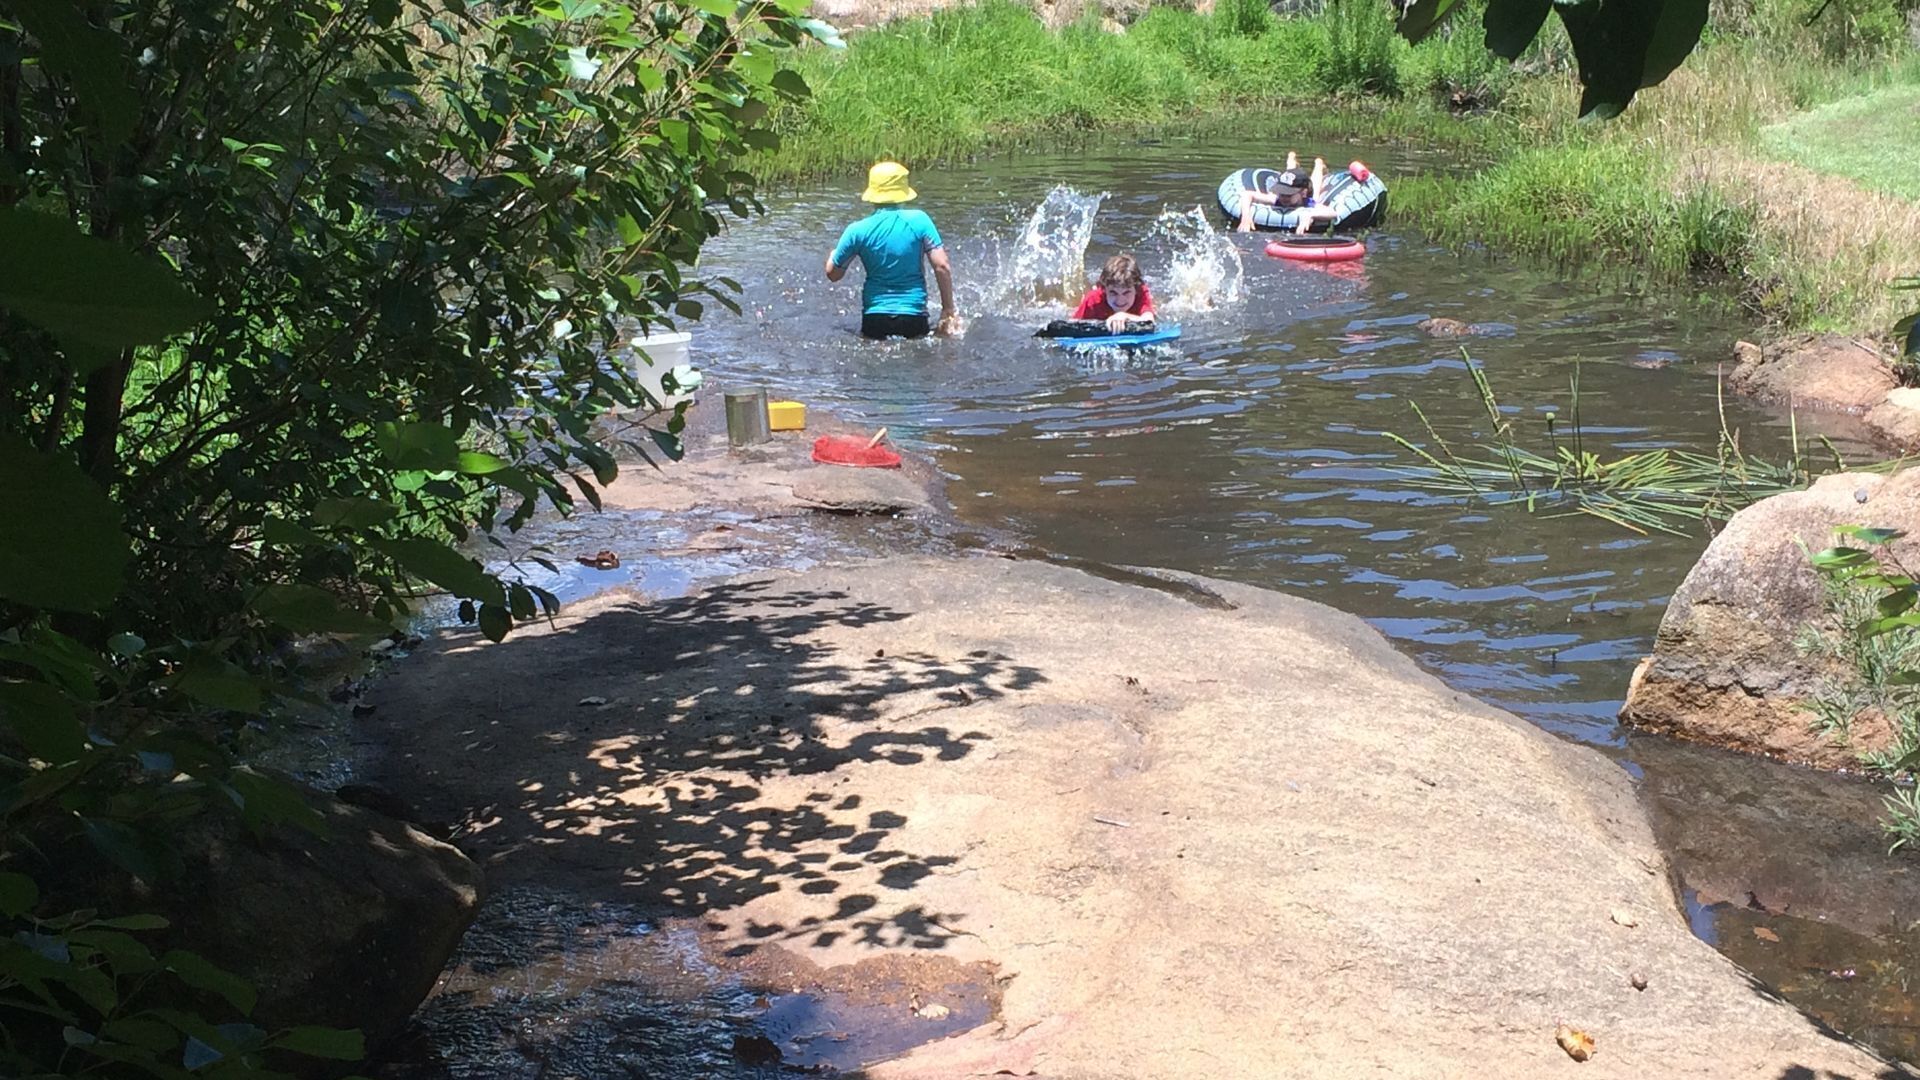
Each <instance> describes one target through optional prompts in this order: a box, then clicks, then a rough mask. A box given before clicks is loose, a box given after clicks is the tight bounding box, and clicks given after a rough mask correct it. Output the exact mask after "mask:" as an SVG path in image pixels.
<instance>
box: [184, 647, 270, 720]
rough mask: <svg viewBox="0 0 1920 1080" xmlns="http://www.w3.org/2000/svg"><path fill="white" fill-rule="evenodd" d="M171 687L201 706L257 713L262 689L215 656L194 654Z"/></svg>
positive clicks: (262, 702)
mask: <svg viewBox="0 0 1920 1080" xmlns="http://www.w3.org/2000/svg"><path fill="white" fill-rule="evenodd" d="M174 686H175V688H176V689H178V690H179V691H180V692H181V693H183V694H185V695H187V696H188V697H190V698H192V699H193V700H195V701H198V702H199V703H201V704H202V705H211V706H213V707H214V708H216V709H227V710H230V711H232V712H241V713H257V712H259V711H260V708H261V706H263V705H265V704H266V700H267V695H266V691H264V690H263V689H261V686H260V683H259V681H258V680H256V679H255V678H254V677H253V676H251V675H249V674H247V673H246V672H245V671H243V670H242V669H241V668H240V667H238V666H237V665H235V664H232V663H229V662H228V661H226V660H223V659H221V658H219V657H217V656H209V655H207V654H205V653H197V654H195V655H194V656H193V657H191V658H190V659H188V661H187V664H186V667H185V668H184V669H183V670H182V671H181V672H180V676H179V678H178V679H176V680H175V681H174Z"/></svg>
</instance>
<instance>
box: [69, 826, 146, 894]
mask: <svg viewBox="0 0 1920 1080" xmlns="http://www.w3.org/2000/svg"><path fill="white" fill-rule="evenodd" d="M80 828H81V831H82V832H83V833H85V834H86V837H87V842H88V843H90V844H92V845H93V847H94V850H95V851H98V852H99V853H100V854H102V855H105V856H106V857H107V858H109V859H111V860H113V861H114V862H115V863H116V864H118V865H119V867H120V868H121V869H122V870H125V871H126V872H127V873H129V874H132V875H133V876H134V877H137V878H139V879H140V880H142V881H146V882H149V883H151V882H154V881H158V880H159V879H160V862H159V860H157V859H155V858H154V857H153V852H152V851H151V850H149V849H148V847H147V842H146V840H145V839H143V838H142V837H141V835H140V834H139V833H137V832H135V831H134V830H133V829H132V827H130V826H128V825H124V824H122V823H120V822H118V821H107V820H105V819H102V818H87V819H85V820H84V821H83V822H82V823H81V826H80Z"/></svg>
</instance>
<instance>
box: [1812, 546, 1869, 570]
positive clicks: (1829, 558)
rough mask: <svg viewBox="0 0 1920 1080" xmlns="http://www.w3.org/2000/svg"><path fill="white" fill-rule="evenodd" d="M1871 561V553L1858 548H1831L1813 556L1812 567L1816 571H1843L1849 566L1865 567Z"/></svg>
mask: <svg viewBox="0 0 1920 1080" xmlns="http://www.w3.org/2000/svg"><path fill="white" fill-rule="evenodd" d="M1872 561H1873V555H1872V553H1871V552H1867V551H1863V550H1861V549H1860V548H1851V547H1831V548H1828V549H1826V550H1825V551H1817V552H1815V553H1814V554H1813V565H1814V568H1815V569H1817V570H1844V569H1846V568H1847V567H1850V566H1865V565H1866V564H1868V563H1870V562H1872Z"/></svg>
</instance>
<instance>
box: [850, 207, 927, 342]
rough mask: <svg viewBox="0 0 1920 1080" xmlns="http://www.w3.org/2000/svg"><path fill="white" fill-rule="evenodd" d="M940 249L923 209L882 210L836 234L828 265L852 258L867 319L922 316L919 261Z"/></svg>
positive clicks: (922, 271) (924, 310) (924, 288)
mask: <svg viewBox="0 0 1920 1080" xmlns="http://www.w3.org/2000/svg"><path fill="white" fill-rule="evenodd" d="M939 246H940V230H938V229H936V228H934V227H933V219H932V218H930V217H928V216H927V214H926V211H924V210H914V209H912V208H910V207H905V206H882V207H880V208H879V209H877V210H875V211H874V212H873V213H871V214H868V215H867V216H866V217H863V218H861V219H860V220H859V221H856V222H854V223H853V224H851V225H849V226H847V231H845V232H843V233H841V234H840V243H839V245H838V246H836V247H835V248H834V249H833V265H835V266H839V267H844V266H846V265H847V263H848V261H849V260H851V259H852V258H854V257H855V256H858V257H859V259H860V265H861V266H863V267H865V268H866V273H867V280H866V283H865V284H864V285H862V286H861V289H860V305H861V310H862V311H864V312H865V313H866V314H868V315H925V314H926V313H927V274H926V269H925V268H924V267H923V266H921V263H920V260H921V258H922V257H923V256H925V254H926V253H927V252H929V251H932V250H933V249H934V248H937V247H939Z"/></svg>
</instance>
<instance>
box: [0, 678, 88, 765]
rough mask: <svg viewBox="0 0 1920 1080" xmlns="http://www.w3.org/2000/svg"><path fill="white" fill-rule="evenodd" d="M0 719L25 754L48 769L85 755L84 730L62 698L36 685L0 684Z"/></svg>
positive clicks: (48, 687)
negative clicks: (4, 722) (4, 719)
mask: <svg viewBox="0 0 1920 1080" xmlns="http://www.w3.org/2000/svg"><path fill="white" fill-rule="evenodd" d="M0 716H4V717H5V718H6V723H7V727H9V728H11V729H12V730H13V734H14V737H15V738H17V739H19V740H20V745H22V746H24V747H26V750H27V754H28V755H29V756H32V757H36V758H39V759H40V760H41V761H44V762H46V763H47V764H49V765H64V764H66V763H67V762H69V761H78V760H80V756H81V755H82V754H84V753H86V752H87V735H86V730H85V728H83V727H82V726H81V724H80V720H79V717H77V716H75V715H74V711H73V704H72V702H70V701H69V700H68V699H67V696H66V695H65V694H62V693H61V692H60V691H58V690H56V689H54V688H53V687H51V686H48V685H47V684H46V683H37V682H0Z"/></svg>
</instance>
